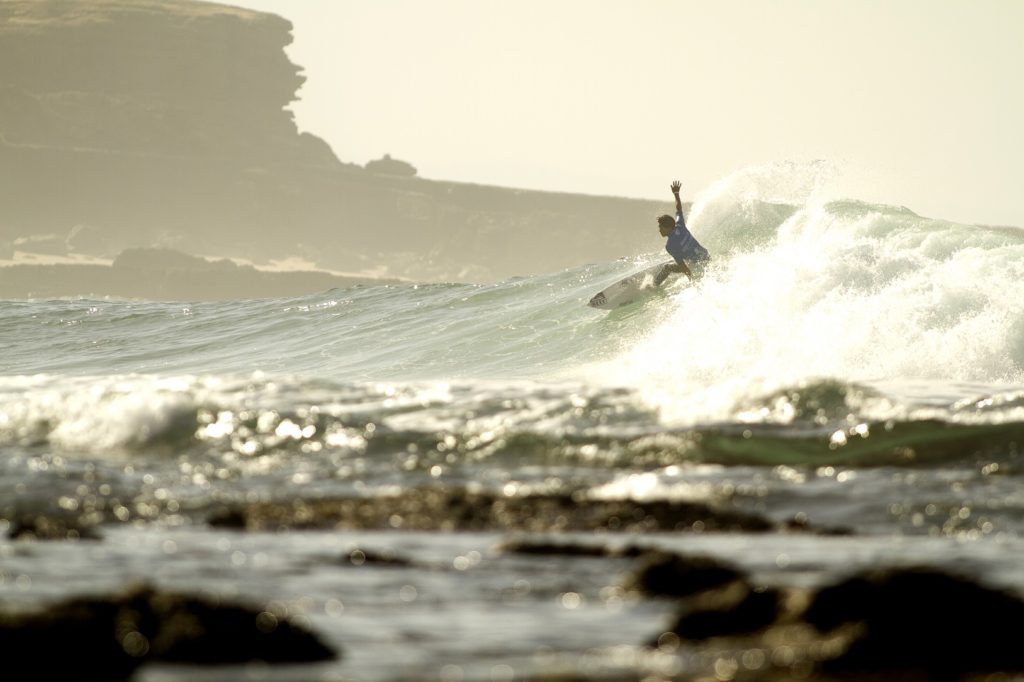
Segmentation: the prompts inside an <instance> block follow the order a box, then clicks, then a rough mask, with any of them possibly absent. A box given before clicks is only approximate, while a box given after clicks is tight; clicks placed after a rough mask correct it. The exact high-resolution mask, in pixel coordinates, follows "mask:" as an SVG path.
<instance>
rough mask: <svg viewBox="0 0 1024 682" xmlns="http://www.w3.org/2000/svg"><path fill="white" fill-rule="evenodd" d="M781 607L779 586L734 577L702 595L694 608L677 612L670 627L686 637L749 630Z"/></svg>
mask: <svg viewBox="0 0 1024 682" xmlns="http://www.w3.org/2000/svg"><path fill="white" fill-rule="evenodd" d="M782 607H783V599H782V593H781V592H780V591H779V590H777V589H775V588H770V587H756V588H755V587H751V586H750V585H749V584H748V583H747V582H746V581H736V582H734V583H732V584H731V585H729V586H728V587H726V588H723V589H721V590H715V591H713V592H710V593H707V594H704V595H702V596H701V598H700V603H699V605H698V607H697V609H696V610H694V611H692V612H689V613H684V614H682V615H680V616H679V618H677V620H676V622H675V624H674V625H672V628H671V631H672V632H674V633H675V634H676V635H678V636H679V637H680V638H682V639H690V640H701V639H709V638H711V637H731V636H736V635H745V634H750V633H754V632H757V631H759V630H763V629H765V628H767V627H768V626H770V625H772V624H774V623H775V622H776V621H777V620H778V619H779V618H780V616H781V615H782V613H783V608H782Z"/></svg>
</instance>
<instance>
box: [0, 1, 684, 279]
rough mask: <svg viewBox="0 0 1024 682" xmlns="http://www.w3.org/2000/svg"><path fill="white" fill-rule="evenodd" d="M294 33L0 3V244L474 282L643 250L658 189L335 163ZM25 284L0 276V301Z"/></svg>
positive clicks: (190, 13)
mask: <svg viewBox="0 0 1024 682" xmlns="http://www.w3.org/2000/svg"><path fill="white" fill-rule="evenodd" d="M291 29H292V27H291V24H290V23H289V22H288V21H286V20H284V19H282V18H280V17H277V16H274V15H270V14H264V13H259V12H253V11H249V10H243V9H239V8H234V7H228V6H222V5H216V4H212V3H203V2H196V1H193V0H175V1H172V0H90V2H68V1H66V0H4V1H3V2H0V259H6V260H11V259H14V258H16V257H18V256H19V255H22V254H33V253H48V254H52V255H57V256H65V257H66V256H75V257H98V258H103V259H107V260H108V261H112V260H113V259H114V258H115V257H117V256H118V255H119V254H121V253H122V252H123V251H125V250H126V249H131V248H153V247H156V248H170V249H176V250H178V251H181V252H183V253H186V254H191V255H203V256H206V257H212V258H215V259H223V258H234V259H241V260H244V261H246V262H249V263H253V264H255V265H256V266H257V267H259V266H261V265H262V264H266V263H269V262H270V261H272V260H283V259H298V260H301V261H304V262H309V263H312V264H313V267H314V268H316V269H323V270H329V271H335V272H346V273H356V274H360V275H365V276H372V277H385V278H407V279H414V280H419V281H461V282H483V281H493V280H499V279H503V278H506V277H511V276H520V275H530V274H537V273H542V272H552V271H557V270H560V269H563V268H567V267H572V266H576V265H582V264H586V263H591V262H601V261H607V260H614V259H616V258H620V257H623V256H629V255H633V254H635V253H637V252H639V251H644V250H650V249H651V248H653V246H654V245H653V242H652V238H653V236H654V229H653V227H652V225H653V218H654V216H655V215H657V214H659V213H664V212H666V211H668V210H670V209H671V206H670V205H669V202H668V201H666V202H652V201H647V200H633V199H625V198H615V197H596V196H587V195H578V194H562V193H549V192H536V191H526V190H517V189H509V188H502V187H490V186H481V185H473V184H465V183H454V182H442V181H434V180H428V179H423V178H420V177H418V176H417V174H416V169H415V168H414V166H413V165H412V164H410V163H408V162H407V161H404V160H401V159H392V158H390V157H389V156H387V155H385V156H384V157H383V158H381V159H379V160H376V161H372V162H370V163H367V164H366V166H365V167H362V166H358V165H354V164H350V163H344V162H342V161H340V160H339V159H338V157H337V156H335V152H334V151H333V150H332V149H331V148H330V147H329V146H328V145H327V144H326V143H325V142H324V141H323V140H321V139H319V138H317V137H315V136H314V135H311V134H308V133H302V134H300V133H299V132H298V130H297V128H296V125H295V122H294V120H293V115H292V113H291V112H290V111H288V110H287V109H285V107H286V106H288V105H289V103H291V102H292V101H294V100H295V99H296V91H297V90H298V88H299V87H300V86H301V85H302V83H303V81H304V80H305V78H304V76H303V75H302V73H301V67H300V66H297V65H295V64H292V63H291V62H290V61H289V59H288V57H287V55H286V54H285V52H284V48H285V47H286V46H287V45H288V44H289V43H290V42H291V41H292V33H291ZM367 58H368V59H372V56H368V57H367ZM339 152H341V153H342V154H343V150H339ZM537 163H538V164H543V163H544V159H538V160H537ZM609 172H625V170H624V169H619V170H615V169H609ZM36 274H37V273H36ZM30 275H31V276H35V274H33V273H28V272H23V273H21V274H20V275H19V276H18V277H20V278H24V277H28V276H30ZM45 277H46V278H47V279H50V280H53V279H54V278H64V277H69V280H68V286H67V287H65V289H71V290H72V291H70V292H69V291H64V292H63V295H68V294H69V293H70V294H75V293H80V294H87V293H95V292H91V291H88V289H89V286H88V284H87V279H83V278H82V277H81V276H80V274H71V272H70V271H67V272H64V271H52V272H49V273H48V274H47V275H46V276H45ZM36 281H42V280H40V279H39V277H36ZM18 287H22V288H18ZM28 289H30V290H32V291H42V287H38V286H35V287H28ZM121 289H122V290H120V291H119V293H120V294H122V295H133V294H135V293H138V295H143V294H144V293H145V292H142V291H139V292H135V291H134V290H123V287H121ZM24 291H25V289H24V287H23V285H21V284H19V285H17V286H14V285H13V284H11V277H10V275H9V274H8V275H4V276H2V277H0V296H5V297H20V296H23V295H24V293H23V292H24Z"/></svg>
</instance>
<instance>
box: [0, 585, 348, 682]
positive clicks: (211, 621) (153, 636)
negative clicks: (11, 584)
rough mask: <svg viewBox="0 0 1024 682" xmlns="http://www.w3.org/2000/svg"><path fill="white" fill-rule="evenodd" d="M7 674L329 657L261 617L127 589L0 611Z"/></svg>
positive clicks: (90, 674)
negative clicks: (24, 610)
mask: <svg viewBox="0 0 1024 682" xmlns="http://www.w3.org/2000/svg"><path fill="white" fill-rule="evenodd" d="M0 651H3V652H4V666H5V668H6V669H8V670H21V671H26V672H27V671H31V676H32V678H33V679H66V680H71V679H75V680H114V679H125V678H127V677H129V676H130V675H131V674H132V673H133V672H134V671H135V669H136V668H138V667H139V666H140V665H142V664H143V663H145V662H147V661H157V660H159V661H167V662H178V663H194V664H202V665H211V664H223V663H240V662H246V661H257V660H258V661H265V662H269V663H283V662H290V663H296V662H309V661H321V660H329V659H333V658H336V657H337V654H336V653H335V652H334V651H332V650H331V649H330V648H328V647H327V646H326V645H325V644H323V642H321V641H320V639H319V638H317V637H316V636H315V635H313V634H312V633H310V632H309V631H307V630H306V629H304V628H302V627H300V626H298V625H293V624H292V623H290V622H289V621H288V620H286V619H285V618H283V617H280V616H278V615H277V614H273V613H271V612H269V611H262V610H260V609H252V608H249V607H247V606H241V605H236V604H224V603H220V602H218V601H216V600H211V599H204V598H198V597H191V596H187V595H181V594H176V593H172V592H160V591H157V590H154V589H152V588H150V587H147V586H141V587H135V588H132V589H130V590H128V591H126V592H125V593H123V594H120V595H115V596H112V597H108V598H101V597H83V598H76V599H69V600H67V601H63V602H60V603H57V604H54V605H52V606H50V607H49V608H47V609H45V610H42V611H39V612H31V613H22V612H9V613H4V612H0Z"/></svg>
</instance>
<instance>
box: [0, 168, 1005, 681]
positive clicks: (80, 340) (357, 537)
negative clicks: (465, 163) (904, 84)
mask: <svg viewBox="0 0 1024 682" xmlns="http://www.w3.org/2000/svg"><path fill="white" fill-rule="evenodd" d="M690 225H691V228H692V229H693V231H694V233H695V234H696V235H697V237H698V238H699V239H700V240H701V241H702V243H704V244H705V246H707V248H708V249H709V250H710V251H711V253H712V254H713V257H714V261H713V265H712V266H711V267H710V269H709V270H708V272H707V273H706V275H705V277H704V278H703V280H701V281H700V282H697V283H688V282H686V281H685V280H681V279H679V278H677V279H674V280H670V282H669V283H668V284H667V285H666V286H665V287H664V288H663V289H662V290H659V291H657V292H655V293H653V294H652V295H651V296H649V297H648V298H646V299H644V300H642V301H640V302H638V303H635V304H632V305H630V306H627V307H625V308H622V309H619V310H616V311H611V312H606V311H599V310H595V309H592V308H589V307H587V306H586V301H587V300H588V299H589V298H590V297H591V296H592V295H593V294H594V293H596V292H597V291H599V290H600V289H602V288H604V287H605V286H607V285H609V284H611V283H613V282H615V281H617V280H618V279H620V278H622V277H625V276H626V275H629V274H631V273H632V272H635V271H637V270H640V269H642V268H645V267H647V266H649V265H651V264H653V263H656V262H659V261H661V260H664V259H665V254H664V253H663V252H659V251H658V249H659V247H660V244H659V240H658V239H657V235H656V232H655V229H654V227H653V226H654V221H653V217H652V222H651V225H650V226H648V227H649V228H650V232H651V240H652V243H651V251H650V253H647V254H639V255H630V256H628V257H625V258H622V259H620V260H615V261H612V262H603V263H593V264H589V265H585V266H581V267H575V268H570V269H567V270H564V271H561V272H553V273H549V274H543V275H536V276H529V277H521V278H513V279H509V280H506V281H502V282H496V283H492V284H483V285H470V284H456V283H452V284H420V285H415V284H408V285H388V286H376V287H374V286H368V287H362V288H354V289H347V290H331V291H324V292H321V293H316V294H311V295H308V296H302V297H298V298H287V299H265V300H239V301H228V302H189V301H181V302H172V303H168V302H146V301H134V300H92V299H89V298H76V299H60V300H35V301H0V340H2V343H0V346H2V354H0V517H2V518H4V519H6V520H5V521H2V522H0V528H10V527H12V525H13V524H14V522H15V520H17V519H20V518H25V517H27V516H31V515H33V514H41V515H51V516H60V517H62V518H67V517H68V516H69V515H70V516H73V517H75V518H78V519H79V520H81V521H82V522H83V523H89V522H91V521H95V522H96V523H98V524H99V525H98V528H99V534H100V536H101V537H100V539H98V540H77V541H76V540H53V541H37V542H31V543H28V542H23V541H19V540H15V539H11V538H9V537H4V538H3V539H0V604H3V605H4V606H6V607H32V606H38V605H45V604H48V603H52V602H54V601H56V600H58V599H61V598H63V597H68V596H77V595H83V594H90V595H91V594H105V593H109V592H111V591H113V590H116V589H120V588H121V587H122V586H124V585H126V584H129V583H132V582H137V581H142V580H144V581H148V582H150V583H154V584H156V585H158V586H160V587H164V588H168V589H176V590H190V591H194V592H200V593H208V594H218V595H229V596H232V597H234V598H237V599H238V600H240V601H243V602H253V603H265V602H267V601H274V602H275V603H277V604H278V605H279V607H280V608H281V609H284V610H286V611H287V612H288V613H289V614H290V615H291V616H292V617H294V618H296V619H298V620H299V621H301V622H303V623H305V624H307V625H308V626H309V628H310V629H312V630H313V631H314V632H316V633H317V634H318V635H319V636H321V637H322V638H323V639H324V640H325V641H326V642H328V643H329V644H330V645H331V646H334V647H336V648H337V649H338V650H339V651H340V652H341V655H342V657H341V658H340V659H339V660H337V661H333V662H329V663H316V664H310V665H289V666H275V667H270V666H253V665H244V666H228V667H218V668H203V667H195V668H184V669H183V668H178V667H173V666H167V665H165V666H145V667H143V668H142V669H141V670H140V672H139V674H138V675H137V676H136V679H139V680H152V681H156V680H160V681H164V680H177V679H190V680H247V679H274V680H278V679H280V680H306V679H325V680H335V679H338V680H340V679H352V680H394V679H417V680H419V679H437V680H442V679H443V680H453V681H454V680H512V679H522V678H524V677H527V676H529V675H536V674H540V673H544V674H554V673H556V672H564V673H565V674H573V675H577V676H579V677H582V678H584V679H585V678H588V677H593V678H594V679H603V677H602V676H606V677H615V675H616V674H618V672H621V671H622V670H629V671H641V673H643V671H648V672H651V671H653V672H651V674H656V675H665V676H671V675H685V674H686V669H685V666H686V663H685V661H681V660H678V659H674V658H672V657H666V656H665V655H663V654H660V653H659V654H654V653H651V652H650V650H648V649H645V648H644V647H642V646H641V645H642V644H643V643H644V642H647V641H649V640H650V638H651V637H652V636H657V634H658V633H659V632H661V631H662V629H664V625H665V622H666V620H667V618H668V617H669V616H670V614H671V613H672V611H673V606H672V605H671V604H668V603H665V602H663V601H658V600H642V599H630V598H628V596H624V595H623V594H622V592H621V591H620V590H616V589H614V586H615V585H616V584H617V583H618V581H620V580H621V579H622V577H623V575H624V574H625V572H626V571H628V570H629V565H628V561H626V560H625V559H623V560H615V559H608V560H601V561H595V560H593V559H586V558H573V557H564V556H552V557H543V556H542V557H536V556H531V557H525V556H522V555H517V554H514V553H509V552H503V551H501V549H500V547H501V545H502V543H504V542H507V541H508V540H509V539H510V537H512V536H516V537H518V534H516V533H510V532H509V531H508V530H499V529H496V530H484V531H478V532H451V531H445V530H443V529H442V530H436V531H434V530H408V529H405V528H403V519H402V517H400V516H397V515H396V516H395V517H393V519H392V522H391V523H390V525H389V527H385V528H365V529H354V530H353V529H347V530H346V529H334V528H312V529H309V530H292V531H286V532H275V531H249V532H246V531H239V530H237V529H232V528H225V527H220V526H216V525H211V524H209V523H208V522H207V521H208V519H209V518H210V516H211V514H213V513H214V512H215V511H217V510H222V509H224V508H226V507H231V506H232V505H246V504H252V503H256V502H283V503H291V502H295V501H314V500H324V499H332V498H342V497H367V498H388V497H389V496H395V495H400V494H402V493H403V492H404V491H409V490H415V489H426V488H429V489H442V490H454V491H471V492H479V491H483V492H492V493H494V494H496V495H500V496H504V497H507V498H515V497H517V496H528V495H535V494H540V493H558V492H565V493H572V494H573V495H576V496H578V497H579V498H580V499H591V500H600V499H617V498H632V499H636V500H653V499H672V500H689V501H700V502H708V503H710V504H714V505H716V506H718V507H720V508H728V509H735V510H739V511H743V512H749V513H752V514H756V515H759V516H762V517H764V518H765V519H768V520H770V521H773V522H778V523H780V524H784V523H788V522H792V521H794V520H796V521H798V522H800V523H801V524H806V525H808V526H811V527H816V528H821V529H830V530H831V531H837V530H838V531H841V532H829V533H822V534H815V533H756V534H755V533H743V532H733V533H713V532H696V531H695V532H652V533H637V532H632V533H621V534H616V533H614V532H604V533H595V532H582V533H564V534H562V535H560V536H559V538H560V539H561V540H564V541H573V542H580V543H588V542H589V543H598V544H604V545H616V544H619V545H624V544H626V543H633V544H637V543H639V544H646V545H649V546H660V547H666V548H669V549H672V550H674V551H678V552H683V553H686V552H698V553H702V554H710V555H712V556H716V557H720V558H722V559H724V560H727V561H730V562H733V563H735V564H737V565H739V566H742V567H743V568H745V569H746V570H749V571H751V572H752V573H753V574H755V575H758V576H762V577H766V578H770V579H773V580H776V581H778V582H781V583H784V584H792V585H814V584H821V583H823V582H825V581H828V580H832V579H834V578H835V577H836V576H841V575H844V574H846V573H847V572H849V571H850V570H853V569H855V568H857V567H864V566H899V565H908V564H926V565H929V566H936V567H940V568H944V569H949V570H955V571H958V572H961V573H966V574H967V575H970V576H972V577H973V578H975V579H977V580H978V581H980V582H984V583H985V584H989V585H994V586H999V587H1006V588H1009V589H1010V590H1012V591H1016V592H1018V593H1021V594H1024V468H1022V459H1021V448H1022V446H1024V231H1022V230H1020V229H1017V228H1013V227H986V226H978V225H964V224H956V223H952V222H947V221H944V220H940V219H933V218H927V217H922V216H919V215H917V214H915V213H914V212H912V211H910V210H908V209H905V208H902V207H896V206H882V205H874V204H870V203H866V202H861V201H857V200H853V199H844V200H830V201H819V200H811V199H810V198H807V199H806V200H800V201H795V202H793V201H790V202H788V203H787V202H782V201H776V200H774V197H770V196H769V197H765V196H763V195H761V196H758V195H750V194H749V193H747V194H745V193H743V192H738V191H735V188H734V186H724V187H722V188H719V189H718V190H716V191H711V192H709V193H707V196H705V197H704V198H703V199H702V200H701V201H698V202H697V203H696V204H695V206H694V208H693V210H692V212H691V214H690ZM623 229H644V227H643V226H623ZM496 257H500V254H496ZM430 513H434V514H437V513H441V514H442V515H443V510H442V511H441V512H438V511H437V510H433V511H431V512H430ZM452 513H453V514H455V513H458V512H457V511H454V510H453V512H452ZM435 521H436V522H437V525H439V526H444V521H445V519H444V518H441V519H436V520H435ZM697 530H698V531H699V529H697ZM524 534H526V535H529V532H528V531H526V530H524ZM5 535H6V534H5ZM359 552H362V553H365V554H371V553H376V554H380V553H386V554H387V555H388V556H398V557H401V558H402V559H403V562H402V563H400V564H398V565H373V564H372V563H371V562H367V563H366V564H365V565H364V564H362V563H361V562H360V561H352V560H351V559H352V556H353V553H359ZM644 674H645V673H644Z"/></svg>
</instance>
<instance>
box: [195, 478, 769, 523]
mask: <svg viewBox="0 0 1024 682" xmlns="http://www.w3.org/2000/svg"><path fill="white" fill-rule="evenodd" d="M237 511H238V513H239V514H241V515H242V516H244V517H245V527H246V528H247V529H249V530H267V529H280V530H285V529H292V528H358V529H373V528H394V529H405V530H444V531H456V530H459V531H484V530H515V531H526V532H556V531H582V530H601V531H620V532H643V531H677V532H684V531H694V530H695V529H699V530H700V531H701V532H704V531H743V532H767V531H771V530H774V529H775V528H776V527H775V526H774V525H773V524H772V523H771V522H770V521H768V520H766V519H764V518H763V517H760V516H755V515H752V514H746V513H743V512H738V511H734V510H731V509H726V508H718V507H714V506H711V505H708V504H702V503H699V502H683V501H667V500H652V501H637V500H595V499H590V498H587V497H585V496H581V495H572V494H569V493H562V494H550V495H528V496H523V497H506V496H504V495H498V494H495V493H489V492H470V491H467V490H449V489H443V488H417V489H412V490H407V491H404V492H402V493H400V494H398V495H394V496H386V497H370V498H364V497H346V498H335V499H325V500H310V501H297V502H291V503H257V504H252V505H247V506H243V507H240V508H238V510H237ZM223 518H226V517H225V516H224V514H223V512H220V513H218V515H217V516H214V517H211V518H209V519H208V521H209V523H210V524H211V525H219V524H220V522H221V519H223ZM230 518H231V520H232V523H231V524H230V526H231V527H237V523H236V518H235V517H234V516H232V517H230Z"/></svg>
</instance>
